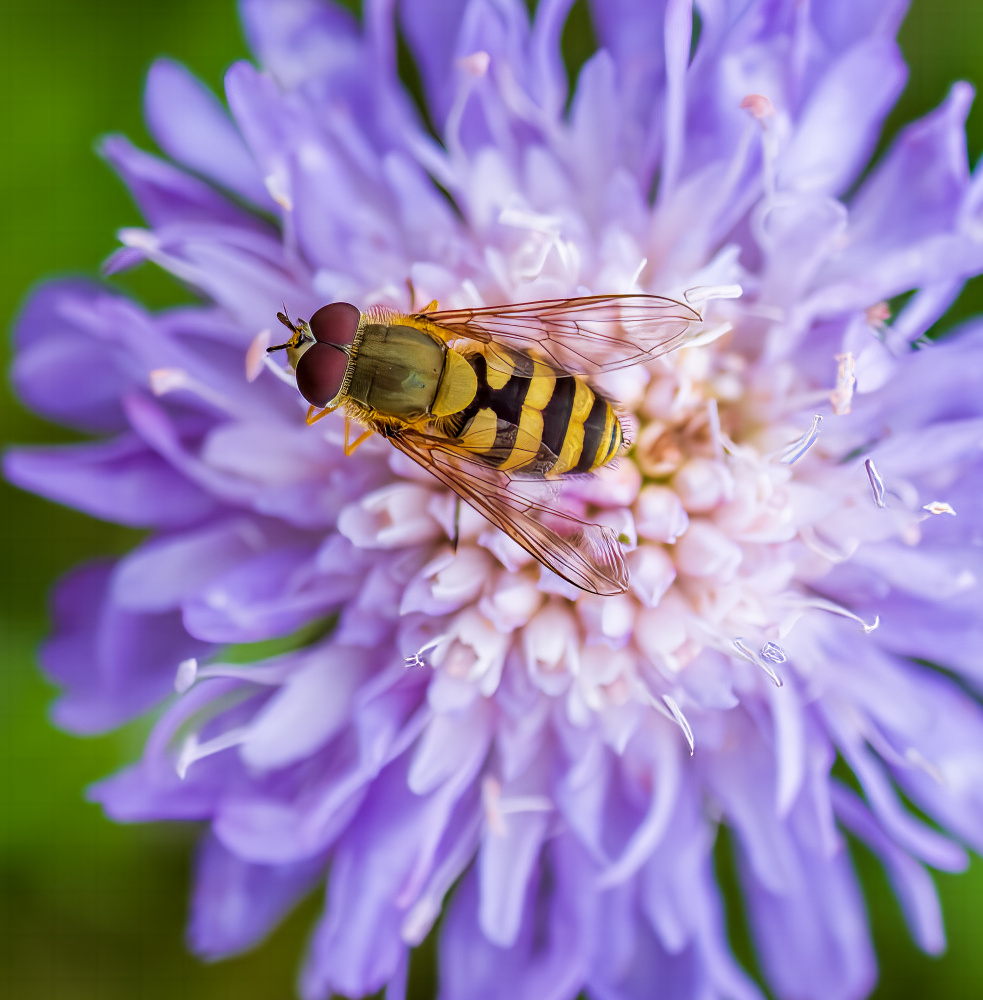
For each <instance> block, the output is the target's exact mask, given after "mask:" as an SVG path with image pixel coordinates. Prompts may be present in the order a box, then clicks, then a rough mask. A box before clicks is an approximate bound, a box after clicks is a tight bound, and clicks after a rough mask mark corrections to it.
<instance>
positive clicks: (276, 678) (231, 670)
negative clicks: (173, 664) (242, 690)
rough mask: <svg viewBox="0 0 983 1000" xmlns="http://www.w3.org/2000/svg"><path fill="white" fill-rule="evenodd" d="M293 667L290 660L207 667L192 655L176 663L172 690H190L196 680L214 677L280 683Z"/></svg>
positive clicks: (259, 682)
mask: <svg viewBox="0 0 983 1000" xmlns="http://www.w3.org/2000/svg"><path fill="white" fill-rule="evenodd" d="M294 669H295V664H293V663H291V662H290V661H282V662H279V663H278V662H277V661H275V660H274V661H273V662H271V663H268V664H267V665H266V666H257V665H256V664H252V663H249V664H238V663H210V664H209V665H208V666H207V667H200V666H199V665H198V661H197V660H196V659H194V657H192V658H191V659H190V660H182V661H181V662H180V663H179V664H178V668H177V675H176V676H175V678H174V690H175V691H177V693H178V694H184V693H185V692H186V691H188V690H190V689H191V688H192V687H193V686H194V685H195V684H197V683H198V681H205V680H209V679H211V678H215V677H234V678H236V679H238V680H242V681H249V683H250V684H267V685H277V684H282V683H283V682H284V681H285V680H286V679H287V677H288V676H289V675H290V674H291V673H292V672H293V670H294Z"/></svg>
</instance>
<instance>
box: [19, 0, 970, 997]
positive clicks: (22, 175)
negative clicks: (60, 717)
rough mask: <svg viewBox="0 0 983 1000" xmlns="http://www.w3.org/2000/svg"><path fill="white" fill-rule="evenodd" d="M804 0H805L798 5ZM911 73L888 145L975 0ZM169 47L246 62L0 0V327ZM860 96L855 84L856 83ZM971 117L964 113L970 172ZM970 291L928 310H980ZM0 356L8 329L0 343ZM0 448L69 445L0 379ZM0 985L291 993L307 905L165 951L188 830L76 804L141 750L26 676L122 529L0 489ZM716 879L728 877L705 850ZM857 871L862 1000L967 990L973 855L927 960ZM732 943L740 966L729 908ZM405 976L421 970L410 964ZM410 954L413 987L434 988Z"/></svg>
mask: <svg viewBox="0 0 983 1000" xmlns="http://www.w3.org/2000/svg"><path fill="white" fill-rule="evenodd" d="M816 2H822V0H816ZM901 44H902V47H903V49H904V51H905V54H906V56H907V58H908V60H909V62H910V64H911V80H910V82H909V85H908V88H907V90H906V92H905V94H904V97H903V98H902V100H901V103H900V105H899V107H898V108H897V109H896V111H895V112H894V114H892V116H891V118H890V120H889V123H888V129H887V133H886V137H885V141H887V139H888V138H889V137H890V136H891V135H893V134H895V133H896V132H897V130H898V128H899V127H900V125H901V124H903V123H904V122H905V121H908V120H910V119H911V118H914V117H916V116H918V115H921V114H924V113H925V112H926V111H928V110H929V109H930V108H931V107H933V106H934V105H935V104H937V103H938V102H939V101H940V100H941V99H942V97H943V96H944V95H945V93H946V90H947V89H948V87H949V85H950V83H951V82H952V81H953V80H956V79H960V78H962V79H969V80H974V79H978V78H981V77H983V3H981V2H980V0H915V2H914V5H913V8H912V11H911V13H910V15H909V17H908V20H907V21H906V23H905V26H904V28H903V29H902V32H901ZM590 49H591V41H590V34H589V21H588V19H587V16H586V13H585V6H584V0H578V4H577V7H576V8H575V10H574V17H573V19H572V21H571V26H570V28H569V29H568V31H567V33H566V34H565V36H564V51H565V53H566V55H567V56H568V59H569V61H570V62H571V65H572V66H573V67H574V68H576V66H578V65H579V64H580V63H581V62H582V61H583V59H584V57H585V55H586V54H587V53H588V52H589V51H590ZM162 53H166V54H169V55H171V56H174V57H176V58H177V59H179V60H181V61H183V62H185V63H186V64H188V65H189V66H190V67H191V68H192V69H193V70H195V71H196V72H197V73H198V74H199V75H200V76H201V77H203V78H204V79H205V80H206V81H207V82H208V83H209V84H210V85H212V86H213V87H214V88H216V89H217V90H219V91H220V90H221V81H222V76H223V73H224V70H225V68H226V67H227V66H228V65H229V63H230V62H232V61H233V60H234V59H237V58H241V57H244V56H246V55H247V52H246V49H245V45H244V42H243V39H242V33H241V30H240V26H239V23H238V19H237V14H236V10H235V7H234V3H233V0H166V2H158V3H134V2H132V0H5V2H4V3H2V4H0V81H2V82H0V116H2V118H0V136H2V137H4V143H3V152H2V154H0V220H2V225H0V317H2V318H3V323H4V326H5V327H8V328H9V324H10V321H11V319H12V318H13V316H14V315H15V314H16V311H17V309H18V308H19V306H20V305H21V303H22V302H23V300H24V297H25V295H26V294H27V292H28V290H29V289H30V288H31V286H32V285H34V284H35V283H37V282H38V281H40V280H42V279H43V278H44V277H46V276H48V277H50V276H52V275H57V274H66V273H82V274H86V275H93V276H94V275H95V274H96V273H97V269H98V266H99V263H100V262H101V261H102V260H103V259H104V258H105V257H106V256H107V255H108V254H109V253H110V252H111V251H112V249H113V248H114V247H115V245H116V244H115V240H114V235H113V234H114V232H115V230H116V229H118V228H119V227H120V226H123V225H130V224H136V223H138V222H139V217H138V215H137V213H136V210H135V208H134V207H133V204H132V203H131V201H130V200H129V198H128V196H127V194H126V192H125V191H124V190H123V188H122V186H121V185H120V184H119V183H118V181H117V180H116V179H115V177H114V176H113V175H112V174H111V173H110V171H109V170H108V169H107V168H106V167H105V166H104V165H103V164H102V162H101V161H100V160H99V159H98V158H97V157H96V156H95V154H94V152H93V142H94V140H95V138H96V137H97V136H100V135H102V134H105V133H106V132H111V131H122V132H126V133H127V134H128V135H130V136H131V137H132V138H133V139H134V140H135V141H137V142H138V143H139V144H141V145H144V146H152V143H151V141H150V139H149V137H148V136H147V133H146V131H145V129H144V127H143V124H142V122H141V119H140V105H141V91H142V86H143V78H144V74H145V73H146V70H147V67H148V66H149V64H150V62H151V60H152V59H153V58H154V57H155V56H156V55H158V54H162ZM857 99H858V100H862V99H863V95H858V97H857ZM981 148H983V113H981V112H980V111H974V112H973V114H972V116H971V118H970V122H969V150H970V156H971V160H972V162H974V163H975V161H976V159H977V157H978V156H979V154H980V151H981ZM119 284H121V285H122V286H123V287H125V288H126V289H128V290H129V291H130V292H132V293H133V294H134V295H137V296H138V297H140V298H141V299H143V301H145V302H147V303H148V304H150V305H152V306H162V305H165V304H168V303H171V302H175V301H180V300H183V299H184V298H185V297H186V293H185V292H184V291H183V290H181V289H180V288H178V287H176V286H175V285H173V284H172V283H170V282H169V280H168V279H167V278H165V277H164V276H163V275H160V274H157V273H155V272H154V271H153V270H152V269H150V268H144V269H140V270H138V271H136V272H134V273H133V274H132V275H130V276H127V277H126V278H125V279H123V280H121V281H120V282H119ZM981 287H983V286H981V285H980V284H979V283H978V282H974V283H973V284H972V285H971V286H970V288H969V289H968V290H967V291H966V292H965V293H964V294H963V296H962V298H961V299H960V301H959V302H958V303H957V305H956V307H955V309H954V310H953V313H952V314H950V316H949V317H948V318H947V320H946V321H944V322H945V323H946V324H949V323H951V322H953V321H954V320H955V319H956V318H957V317H958V316H963V315H968V314H970V313H973V312H977V311H983V294H981ZM2 351H3V367H4V369H5V370H6V368H7V366H8V364H9V353H10V348H9V338H8V337H4V338H3V346H2ZM0 415H2V421H3V425H2V426H3V440H4V442H5V443H10V442H18V443H34V442H47V441H66V440H71V435H70V434H69V433H68V432H66V431H64V430H63V429H60V428H55V427H51V426H50V425H47V424H44V423H42V422H41V421H39V420H37V419H35V418H34V417H32V416H31V415H29V414H27V413H25V412H24V411H23V410H22V409H20V408H19V406H18V405H17V403H16V402H15V400H14V399H13V398H12V396H11V393H10V389H9V386H8V385H7V383H6V380H4V381H3V384H2V387H0ZM0 503H2V517H0V532H2V537H3V543H2V544H3V548H2V552H3V572H2V579H0V588H2V590H0V630H2V631H0V651H2V656H3V661H2V668H0V993H2V994H3V996H4V997H10V998H12V1000H41V998H44V1000H48V998H58V1000H89V998H92V1000H116V998H121V1000H123V998H125V1000H135V998H147V1000H156V998H165V997H166V998H173V997H177V996H180V997H183V998H189V1000H197V998H203V1000H204V998H224V997H229V998H232V997H234V998H235V1000H252V998H264V1000H272V998H279V997H284V998H289V997H291V996H293V995H294V990H293V983H294V980H295V975H296V970H297V967H298V962H299V958H300V955H301V952H302V950H303V947H304V943H305V938H306V935H307V933H308V930H309V927H310V925H311V923H312V922H313V920H314V919H315V917H316V914H317V912H318V908H319V900H316V899H312V900H309V901H308V902H307V903H305V904H304V905H303V906H302V907H301V909H300V910H299V911H298V912H297V913H295V914H294V915H293V917H291V919H290V920H288V921H287V923H286V924H285V925H284V926H282V927H281V928H280V929H279V930H278V931H277V932H276V934H275V935H274V937H273V939H272V940H271V941H270V942H268V943H267V944H266V945H265V946H264V947H262V948H261V949H259V950H258V951H256V952H253V953H252V954H249V955H246V956H244V957H241V958H237V959H233V960H230V961H227V962H222V963H218V964H216V965H203V964H201V963H199V962H197V961H196V960H195V959H193V958H192V957H190V956H189V955H188V954H187V953H186V951H185V950H184V946H183V924H184V919H185V910H186V900H187V893H188V886H189V882H190V863H191V848H192V843H193V840H194V836H195V830H194V829H191V828H187V827H182V826H179V825H169V826H165V825H156V826H139V827H120V826H116V825H114V824H112V823H109V822H108V821H106V820H105V819H104V818H103V817H102V815H101V813H100V812H99V810H98V809H97V808H96V807H95V806H92V805H90V804H88V803H86V802H85V801H84V799H83V796H82V789H83V788H84V787H85V786H86V785H87V784H89V783H91V782H92V781H94V780H95V779H97V778H99V777H100V776H102V775H105V774H106V773H107V772H110V771H112V770H114V769H116V768H117V767H119V766H120V765H121V764H122V763H124V762H126V761H129V760H132V759H133V758H134V757H135V756H136V755H137V754H138V752H139V748H140V745H141V742H142V739H143V736H144V733H145V730H144V729H143V728H142V726H141V725H140V724H135V725H133V726H131V727H129V728H127V729H125V730H123V731H121V732H119V733H116V734H114V735H111V736H106V737H101V738H97V739H77V738H74V737H71V736H67V735H64V734H62V733H60V732H58V731H56V730H55V729H53V728H52V727H51V726H50V725H49V723H48V721H47V715H46V713H47V706H48V704H49V703H50V701H51V698H52V694H53V692H52V689H51V688H50V687H49V686H48V685H47V684H46V683H45V682H44V680H43V679H42V678H41V677H40V675H39V674H38V672H37V670H36V669H35V667H34V650H35V648H36V646H37V644H38V642H39V641H40V639H41V637H42V636H43V635H44V633H45V629H46V623H45V614H46V612H45V595H46V592H47V590H48V588H49V586H50V585H51V582H52V581H53V580H54V579H55V578H56V577H57V576H58V575H59V574H60V573H62V572H64V571H65V570H66V569H67V568H68V567H70V566H72V565H74V564H75V563H77V562H79V561H80V560H83V559H86V558H88V557H91V556H94V555H99V554H106V553H114V552H121V551H124V550H125V549H127V548H128V547H129V546H131V545H132V544H133V543H134V541H135V539H136V537H137V536H136V534H135V533H134V532H129V531H125V530H122V529H120V528H117V527H114V526H111V525H106V524H102V523H99V522H96V521H93V520H90V519H89V518H86V517H83V516H82V515H80V514H77V513H75V512H73V511H69V510H65V509H63V508H61V507H57V506H55V505H53V504H49V503H47V502H45V501H42V500H39V499H37V498H36V497H33V496H28V495H25V494H22V493H20V492H18V491H16V490H14V489H12V488H10V487H8V486H7V485H6V484H0ZM720 862H721V869H722V872H721V874H722V876H723V877H724V879H725V881H731V877H730V873H729V868H730V866H729V864H728V863H727V859H726V856H725V855H724V853H723V852H722V853H721V859H720ZM858 864H859V867H860V869H861V873H862V876H863V879H864V882H865V886H866V891H867V898H868V901H869V906H870V910H871V915H872V919H873V924H874V933H875V937H876V943H877V949H878V954H879V956H880V960H881V966H882V971H881V984H880V986H879V988H878V990H877V993H876V994H875V996H876V997H877V998H878V1000H889V998H890V1000H895V998H897V1000H900V998H915V997H919V998H922V997H932V998H933V1000H948V998H953V1000H955V998H959V1000H962V998H966V997H975V996H983V948H981V947H980V944H979V934H980V930H981V928H983V863H981V862H980V861H974V863H973V865H972V868H971V870H970V871H969V873H968V874H966V875H963V876H955V877H953V876H939V877H938V879H937V881H938V884H939V888H940V890H941V894H942V899H943V905H944V909H945V915H946V926H947V930H948V935H949V950H948V953H947V954H946V955H945V956H944V957H943V958H941V959H930V958H927V957H925V956H923V955H921V954H920V953H919V952H918V951H917V950H916V949H915V948H914V947H913V946H912V944H911V942H910V939H909V937H908V935H907V932H906V930H905V928H904V925H903V922H902V920H901V917H900V914H899V911H898V907H897V905H896V903H895V901H894V899H893V897H892V895H891V893H890V891H889V889H888V887H887V884H886V881H885V879H884V877H883V875H882V873H881V872H880V870H879V868H878V867H877V866H876V864H875V863H873V861H872V860H871V859H870V858H869V857H868V856H866V855H865V854H864V853H863V852H858ZM729 910H730V911H731V917H732V919H733V922H734V923H735V925H736V927H735V930H734V936H735V944H736V946H737V948H738V951H739V953H740V954H741V955H742V956H743V957H744V958H745V960H748V956H749V949H748V947H747V941H746V936H745V934H744V932H743V931H742V929H741V928H740V926H739V923H740V910H739V903H737V902H736V901H734V900H731V905H730V906H729ZM415 964H416V965H417V966H418V968H420V966H421V963H415ZM427 965H429V963H428V962H426V961H424V962H423V963H422V966H423V967H422V968H420V971H421V972H422V973H423V974H422V975H420V976H418V977H417V979H418V981H417V985H416V988H415V989H414V990H413V993H414V994H416V995H418V996H420V997H422V996H425V995H428V994H430V993H431V992H432V984H431V982H430V980H431V977H430V976H429V975H427V974H426V971H427V970H426V966H427Z"/></svg>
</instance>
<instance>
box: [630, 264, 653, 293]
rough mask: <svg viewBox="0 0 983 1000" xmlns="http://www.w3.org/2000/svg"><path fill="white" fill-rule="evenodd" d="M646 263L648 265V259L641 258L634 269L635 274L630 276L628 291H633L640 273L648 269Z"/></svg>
mask: <svg viewBox="0 0 983 1000" xmlns="http://www.w3.org/2000/svg"><path fill="white" fill-rule="evenodd" d="M648 263H649V259H648V257H643V258H642V259H641V261H640V263H639V265H638V267H636V268H635V273H634V274H633V275H632V276H631V281H629V282H628V290H629V291H631V289H633V288H634V287H635V286H636V285H637V284H638V279H639V278H640V277H641V276H642V271H644V270H645V268H646V267H648Z"/></svg>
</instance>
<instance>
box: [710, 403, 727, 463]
mask: <svg viewBox="0 0 983 1000" xmlns="http://www.w3.org/2000/svg"><path fill="white" fill-rule="evenodd" d="M707 426H708V427H709V428H710V443H711V444H712V445H713V457H714V458H716V459H722V458H723V457H724V441H723V434H722V432H721V429H720V410H719V409H718V407H717V401H716V400H715V399H708V400H707Z"/></svg>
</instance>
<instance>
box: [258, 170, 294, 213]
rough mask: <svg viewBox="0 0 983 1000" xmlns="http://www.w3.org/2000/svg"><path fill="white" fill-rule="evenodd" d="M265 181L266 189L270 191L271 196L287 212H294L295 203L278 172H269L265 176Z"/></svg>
mask: <svg viewBox="0 0 983 1000" xmlns="http://www.w3.org/2000/svg"><path fill="white" fill-rule="evenodd" d="M263 183H264V184H265V185H266V190H267V191H268V192H269V195H270V197H271V198H272V199H273V200H274V201H275V202H276V203H277V204H278V205H279V206H280V208H282V209H284V210H285V211H287V212H292V211H293V210H294V203H293V201H292V200H291V198H290V195H289V194H287V192H286V190H285V188H284V186H283V181H282V179H281V178H280V177H278V176H277V175H276V174H269V175H268V176H266V177H264V178H263Z"/></svg>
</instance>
